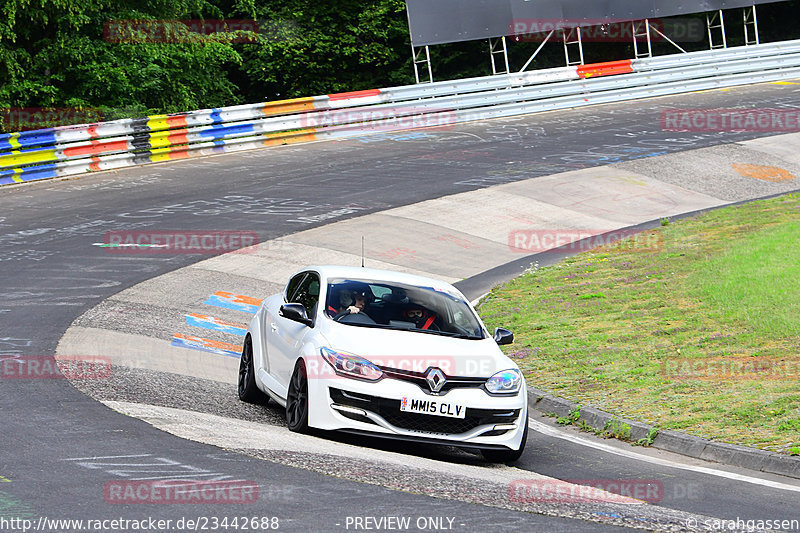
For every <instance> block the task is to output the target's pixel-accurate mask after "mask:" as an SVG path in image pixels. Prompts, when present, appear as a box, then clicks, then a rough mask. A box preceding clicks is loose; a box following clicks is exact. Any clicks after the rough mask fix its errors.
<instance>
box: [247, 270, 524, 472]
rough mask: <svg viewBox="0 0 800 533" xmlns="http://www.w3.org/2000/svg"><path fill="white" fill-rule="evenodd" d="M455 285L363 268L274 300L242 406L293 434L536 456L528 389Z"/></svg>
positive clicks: (292, 283) (260, 321)
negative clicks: (270, 407) (265, 412)
mask: <svg viewBox="0 0 800 533" xmlns="http://www.w3.org/2000/svg"><path fill="white" fill-rule="evenodd" d="M512 341H513V334H512V333H511V332H510V331H508V330H504V329H501V328H497V329H496V330H495V332H494V335H493V336H492V335H489V333H488V332H487V331H486V327H485V326H484V325H483V323H482V322H481V320H480V318H479V317H478V315H477V314H476V313H475V310H474V309H473V308H472V306H471V305H470V304H469V302H467V300H466V299H465V298H464V296H463V295H462V294H461V293H460V292H459V291H458V290H457V289H455V288H454V287H453V286H452V285H449V284H447V283H443V282H441V281H436V280H433V279H428V278H423V277H419V276H413V275H409V274H403V273H399V272H390V271H384V270H373V269H366V268H359V267H340V266H320V267H309V268H307V269H304V270H303V271H301V272H298V273H297V274H295V275H293V276H292V277H291V279H290V280H289V283H288V284H287V285H286V288H285V290H284V291H283V293H282V294H276V295H274V296H271V297H269V298H267V299H266V300H264V302H263V303H262V304H261V307H260V308H259V310H258V312H257V313H256V315H255V316H254V317H253V319H252V321H251V322H250V325H249V327H248V330H247V335H246V337H245V340H244V344H243V347H244V348H243V351H242V358H241V363H240V365H239V379H238V388H239V398H240V399H241V400H243V401H246V402H257V401H259V400H262V399H263V397H264V394H266V395H267V396H268V398H272V399H273V400H274V401H276V402H277V403H279V404H280V405H282V406H285V407H286V418H287V422H288V426H289V429H290V430H292V431H297V432H303V431H305V430H307V429H308V428H309V427H311V428H317V429H322V430H339V431H347V432H351V433H362V434H369V435H372V436H379V437H389V438H395V439H403V440H409V441H425V442H434V443H439V444H449V445H453V446H462V447H470V448H478V449H480V450H481V452H482V453H483V456H484V457H485V458H486V459H487V460H489V461H494V462H508V461H514V460H516V459H518V458H519V457H520V455H521V454H522V451H523V449H524V447H525V441H526V439H527V433H528V410H527V394H526V387H525V381H524V379H523V377H522V374H521V372H520V370H519V368H518V367H517V365H516V364H515V363H514V362H513V361H511V360H510V359H509V358H508V357H506V356H505V355H504V354H503V352H502V351H501V350H500V348H499V346H498V345H500V344H508V343H510V342H512Z"/></svg>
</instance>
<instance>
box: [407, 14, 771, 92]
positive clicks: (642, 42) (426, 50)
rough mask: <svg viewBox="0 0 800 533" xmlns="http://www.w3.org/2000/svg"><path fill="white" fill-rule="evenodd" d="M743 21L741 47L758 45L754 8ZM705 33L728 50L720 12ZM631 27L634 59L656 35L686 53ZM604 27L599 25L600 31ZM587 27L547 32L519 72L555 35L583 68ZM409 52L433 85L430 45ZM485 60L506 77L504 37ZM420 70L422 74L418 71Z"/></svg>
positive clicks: (641, 23) (640, 26) (570, 60)
mask: <svg viewBox="0 0 800 533" xmlns="http://www.w3.org/2000/svg"><path fill="white" fill-rule="evenodd" d="M742 18H743V22H744V44H745V46H753V45H757V44H760V42H761V41H760V38H759V34H758V15H757V12H756V5H755V4H754V5H752V6H747V7H744V8H743V9H742ZM705 23H706V24H705V25H706V33H707V35H708V44H709V49H710V50H717V49H725V48H728V39H727V36H726V33H725V17H724V13H723V10H722V9H719V10H716V11H712V12H709V13H706V16H705ZM625 24H630V25H631V30H632V32H631V34H632V36H633V52H634V59H645V58H650V57H653V44H652V41H653V36H654V35H657V36H658V37H659V38H660V39H663V40H664V41H665V42H667V43H669V44H671V45H672V46H674V47H675V48H676V49H677V50H678V51H679V52H681V53H684V54H686V53H688V52H687V51H686V50H685V49H684V48H683V47H681V46H680V45H679V44H678V43H676V42H675V41H674V40H673V39H671V38H670V37H669V36H668V35H667V34H666V31H661V30H659V29H658V27H657V26H656V25H654V24H652V23H651V21H650V19H644V20H636V21H631V22H629V23H628V22H626V23H625ZM604 26H606V25H605V24H604V25H600V28H601V31H603V28H604ZM587 27H590V26H583V27H581V26H575V27H568V28H559V29H553V30H550V32H549V33H547V35H546V36H545V37H544V39H543V40H542V42H541V43H540V44H539V47H538V48H537V49H536V50H535V51H534V52H533V54H532V55H531V56H530V57H529V58H528V60H527V61H526V62H525V65H523V67H522V69H520V70H519V72H524V71H525V70H526V69H527V68H528V67H529V66H530V65H531V63H533V60H534V59H536V57H537V56H538V55H539V53H540V52H541V51H542V49H543V48H544V45H545V44H547V43H548V42H549V41H550V40H551V38H552V37H553V36H554V35H559V36H560V40H561V43H562V45H563V47H564V59H565V63H566V66H568V67H569V66H574V65H583V64H584V54H583V35H582V33H583V31H584V30H585V28H587ZM411 53H412V58H413V64H414V77H415V79H416V82H417V83H432V82H433V67H432V65H431V54H430V45H425V46H419V47H416V46H414V44H413V43H412V44H411ZM489 59H490V63H491V68H492V75H502V74H510V73H511V67H510V63H509V59H508V43H507V40H506V37H505V36H501V37H497V38H490V39H489ZM420 71H422V72H420Z"/></svg>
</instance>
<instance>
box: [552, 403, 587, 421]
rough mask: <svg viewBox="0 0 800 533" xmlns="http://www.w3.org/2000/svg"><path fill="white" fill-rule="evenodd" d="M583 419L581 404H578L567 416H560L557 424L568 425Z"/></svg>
mask: <svg viewBox="0 0 800 533" xmlns="http://www.w3.org/2000/svg"><path fill="white" fill-rule="evenodd" d="M580 419H581V406H580V405H579V406H577V407H576V408H575V409H573V410H572V411H570V412H569V414H568V415H567V416H562V417H559V418H558V420H556V424H560V425H562V426H568V425H570V424H574V423H576V422H577V421H578V420H580Z"/></svg>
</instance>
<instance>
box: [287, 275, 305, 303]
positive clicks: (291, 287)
mask: <svg viewBox="0 0 800 533" xmlns="http://www.w3.org/2000/svg"><path fill="white" fill-rule="evenodd" d="M305 277H306V273H305V272H301V273H299V274H298V275H296V276H295V277H293V278H292V279H291V280H289V284H288V285H286V293H285V294H284V295H283V297H284V299H285V300H286V301H287V302H293V301H294V300H292V296H294V294H295V293H296V292H297V288H298V287H299V286H300V282H301V281H303V278H305Z"/></svg>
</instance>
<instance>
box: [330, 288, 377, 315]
mask: <svg viewBox="0 0 800 533" xmlns="http://www.w3.org/2000/svg"><path fill="white" fill-rule="evenodd" d="M366 307H367V292H366V291H365V290H362V289H356V290H348V289H344V290H342V291H341V292H340V293H339V307H338V309H337V308H334V307H333V306H331V305H329V306H328V314H330V315H331V316H333V317H337V318H338V317H339V316H340V315H345V314H355V313H362V312H363V311H364V309H365V308H366Z"/></svg>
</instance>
